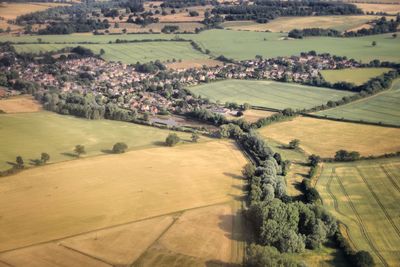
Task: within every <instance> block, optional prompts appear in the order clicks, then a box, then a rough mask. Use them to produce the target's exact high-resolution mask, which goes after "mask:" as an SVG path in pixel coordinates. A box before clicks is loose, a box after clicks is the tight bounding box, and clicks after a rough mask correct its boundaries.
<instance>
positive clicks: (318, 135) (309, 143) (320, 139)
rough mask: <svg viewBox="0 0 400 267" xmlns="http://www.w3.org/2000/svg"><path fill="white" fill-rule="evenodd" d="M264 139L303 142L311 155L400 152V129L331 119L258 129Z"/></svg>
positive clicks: (299, 119) (296, 121)
mask: <svg viewBox="0 0 400 267" xmlns="http://www.w3.org/2000/svg"><path fill="white" fill-rule="evenodd" d="M259 132H260V133H261V135H262V136H264V137H266V138H271V139H274V140H276V141H278V142H281V143H283V144H288V143H289V142H290V141H291V140H293V139H299V140H300V148H302V149H303V150H305V151H306V152H307V153H308V154H316V155H319V156H321V157H329V158H333V157H334V155H335V152H336V151H338V150H340V149H345V150H349V151H357V152H359V153H360V154H361V155H362V156H369V155H382V154H385V153H391V152H397V151H400V138H399V136H400V129H399V128H389V127H381V126H372V125H364V124H356V123H347V122H337V121H331V120H323V119H314V118H307V117H297V118H295V119H293V120H291V121H285V122H280V123H274V124H271V125H269V126H267V127H264V128H261V129H260V130H259Z"/></svg>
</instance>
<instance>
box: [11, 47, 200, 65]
mask: <svg viewBox="0 0 400 267" xmlns="http://www.w3.org/2000/svg"><path fill="white" fill-rule="evenodd" d="M74 46H77V44H76V45H71V44H21V45H15V46H14V47H15V49H16V51H17V52H23V53H39V52H45V51H57V50H60V49H62V48H65V47H74ZM82 46H84V47H87V48H89V49H91V50H92V51H93V52H94V53H96V54H99V53H100V49H104V51H105V54H104V55H102V58H104V59H105V60H110V61H121V62H122V63H126V64H134V63H136V62H149V61H155V60H160V61H167V60H172V59H176V60H178V59H181V60H185V59H203V58H207V57H206V56H205V55H204V54H202V53H200V52H199V51H197V50H194V49H193V47H192V46H191V45H190V44H189V43H188V42H143V43H126V44H83V45H82Z"/></svg>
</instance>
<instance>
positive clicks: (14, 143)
mask: <svg viewBox="0 0 400 267" xmlns="http://www.w3.org/2000/svg"><path fill="white" fill-rule="evenodd" d="M0 129H1V130H0V147H1V153H0V169H6V168H9V167H11V166H10V165H9V164H7V163H6V162H7V161H11V162H14V161H15V157H16V156H18V155H20V156H22V157H23V158H24V160H25V162H26V164H27V165H29V159H37V158H38V157H40V153H41V152H47V153H49V154H50V157H51V159H50V160H51V162H58V161H64V160H70V159H73V158H74V157H73V156H71V154H70V153H72V151H73V149H74V147H75V145H77V144H82V145H84V146H85V148H86V152H87V155H88V156H93V155H99V154H103V153H102V150H107V149H111V148H112V146H113V145H114V144H115V143H116V142H125V143H126V144H127V145H128V147H129V148H130V149H139V148H147V147H154V146H157V145H159V144H160V143H162V142H164V140H165V138H166V137H167V135H168V133H169V131H167V130H160V129H156V128H152V127H147V126H142V125H137V124H132V123H124V122H118V121H111V120H96V121H93V120H84V119H79V118H75V117H71V116H62V115H58V114H55V113H51V112H37V113H19V114H1V115H0ZM178 134H179V135H180V136H181V138H183V139H185V140H189V139H190V134H185V133H178ZM201 139H203V140H205V138H201ZM201 139H200V140H201Z"/></svg>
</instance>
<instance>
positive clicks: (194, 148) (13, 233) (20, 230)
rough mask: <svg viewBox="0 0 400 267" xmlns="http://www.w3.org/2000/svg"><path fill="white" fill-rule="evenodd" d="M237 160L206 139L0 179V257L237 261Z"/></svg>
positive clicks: (237, 154)
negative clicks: (189, 143)
mask: <svg viewBox="0 0 400 267" xmlns="http://www.w3.org/2000/svg"><path fill="white" fill-rule="evenodd" d="M245 164H246V159H245V157H244V156H243V154H242V153H241V151H240V150H238V149H237V147H236V146H235V144H234V143H233V142H230V141H215V142H207V143H200V144H192V145H182V146H177V147H174V148H169V147H159V148H152V149H144V150H136V151H130V152H127V153H125V154H119V155H106V156H102V157H90V158H85V159H81V160H76V161H70V162H63V163H58V164H51V165H46V166H43V167H38V168H35V169H31V170H27V171H23V172H20V173H18V174H16V175H13V176H10V177H5V178H3V179H1V180H0V188H1V190H0V191H1V194H0V201H1V202H2V203H9V205H3V206H2V207H0V213H1V214H2V220H1V221H0V228H1V229H2V230H3V232H2V235H1V236H0V261H3V262H6V263H8V264H12V265H25V264H28V262H29V265H30V266H53V265H54V264H55V263H56V262H66V263H69V264H70V266H73V265H74V266H76V264H78V265H79V264H83V265H85V266H110V265H115V264H122V265H131V264H134V263H135V264H136V261H138V263H137V264H138V265H139V266H154V261H156V262H157V266H166V265H168V266H182V264H183V263H182V261H183V262H186V263H188V262H195V263H197V264H202V266H204V264H205V263H210V262H234V263H235V262H241V260H242V257H243V254H242V253H243V248H244V247H243V245H242V241H241V240H243V238H242V237H240V233H242V228H241V227H242V226H241V225H242V224H241V218H240V215H238V214H237V212H238V210H239V209H240V208H241V196H242V194H243V191H242V185H243V180H242V177H241V169H242V167H243V166H244V165H245ZM189 173H190V174H191V175H188V174H189ZM28 184H29V186H27V185H28ZM24 185H25V186H24ZM149 229H151V230H149ZM188 244H190V246H188ZM210 245H211V246H212V249H210ZM184 265H185V264H184Z"/></svg>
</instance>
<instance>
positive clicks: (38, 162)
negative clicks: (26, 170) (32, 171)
mask: <svg viewBox="0 0 400 267" xmlns="http://www.w3.org/2000/svg"><path fill="white" fill-rule="evenodd" d="M41 163H42V161H41V160H40V159H29V165H32V166H39V165H41Z"/></svg>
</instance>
